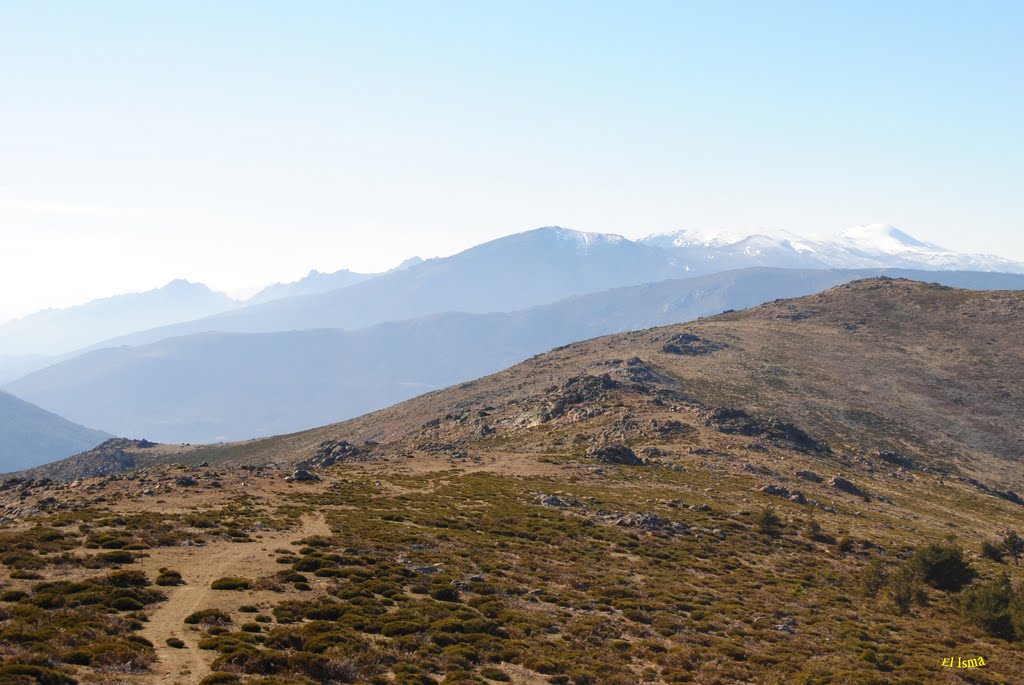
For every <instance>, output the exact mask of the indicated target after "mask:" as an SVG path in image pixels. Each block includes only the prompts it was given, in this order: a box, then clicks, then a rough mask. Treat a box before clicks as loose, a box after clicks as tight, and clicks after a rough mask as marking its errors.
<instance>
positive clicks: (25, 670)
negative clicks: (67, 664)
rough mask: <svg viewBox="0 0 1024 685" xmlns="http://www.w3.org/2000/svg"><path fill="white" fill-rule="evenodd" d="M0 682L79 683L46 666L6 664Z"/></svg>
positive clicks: (66, 684) (44, 684) (0, 669)
mask: <svg viewBox="0 0 1024 685" xmlns="http://www.w3.org/2000/svg"><path fill="white" fill-rule="evenodd" d="M22 676H24V677H22ZM0 682H4V683H7V682H11V683H30V682H34V683H36V684H37V685H75V683H76V682H77V681H76V680H75V679H74V678H71V677H70V676H67V675H64V674H63V673H61V672H60V671H55V670H53V669H52V668H46V667H45V666H37V665H35V664H4V665H3V666H0Z"/></svg>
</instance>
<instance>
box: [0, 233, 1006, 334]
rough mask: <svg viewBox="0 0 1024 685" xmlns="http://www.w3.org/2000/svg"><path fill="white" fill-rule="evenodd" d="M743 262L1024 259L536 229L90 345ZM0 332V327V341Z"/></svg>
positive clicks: (991, 267)
mask: <svg viewBox="0 0 1024 685" xmlns="http://www.w3.org/2000/svg"><path fill="white" fill-rule="evenodd" d="M752 266H764V267H777V268H802V269H821V268H909V269H926V270H939V269H941V270H972V271H1003V272H1009V273H1024V264H1019V263H1015V262H1010V261H1008V260H1005V259H1001V258H999V257H993V256H985V255H962V254H957V253H953V252H950V251H948V250H943V249H942V248H940V247H938V246H935V245H931V244H929V243H925V242H922V241H919V240H917V239H915V238H913V237H911V236H909V235H907V234H906V233H903V232H902V231H899V230H898V229H895V228H893V227H891V226H881V225H879V226H863V227H858V228H855V229H850V230H848V231H845V232H843V233H841V234H839V235H838V236H836V237H835V238H834V239H831V240H827V241H821V240H818V241H813V240H807V239H804V238H800V237H798V236H796V235H794V234H790V233H786V232H784V231H775V232H771V233H770V234H767V235H761V234H752V235H744V234H730V233H724V232H717V233H716V232H708V231H679V232H677V233H673V234H667V235H656V236H650V237H648V238H645V239H644V240H641V241H633V240H628V239H626V238H623V237H622V236H617V235H611V234H598V233H583V232H579V231H572V230H569V229H565V228H559V227H547V228H539V229H535V230H532V231H526V232H524V233H517V234H514V235H511V236H506V237H504V238H499V239H497V240H492V241H490V242H487V243H484V244H482V245H477V246H476V247H473V248H470V249H468V250H465V251H463V252H460V253H458V254H456V255H453V256H451V257H444V258H437V259H429V260H426V261H416V260H413V263H412V264H403V265H402V266H401V267H399V268H397V269H393V270H391V271H388V272H386V273H383V274H377V275H370V274H356V273H353V272H349V271H340V272H336V273H335V274H320V273H318V272H313V273H311V274H310V275H309V276H307V277H306V278H304V279H302V280H300V281H297V282H296V283H292V284H286V285H281V284H278V285H275V286H271V287H270V288H267V289H265V290H264V291H262V292H261V293H260V294H258V295H257V296H256V297H254V298H253V299H252V300H250V301H249V303H247V304H245V305H243V306H238V307H234V308H230V309H226V310H225V311H222V312H220V313H216V314H213V315H211V316H207V317H204V318H195V319H193V320H190V321H184V322H178V323H172V324H169V325H165V326H160V327H156V328H150V329H148V330H147V329H145V327H139V328H137V329H136V331H135V332H131V333H128V334H125V335H115V336H110V337H109V339H107V340H104V341H103V342H102V343H100V344H98V345H95V346H94V347H97V348H98V347H107V346H115V345H141V344H146V343H152V342H157V341H159V340H163V339H165V338H168V337H176V336H181V335H190V334H194V333H204V332H214V331H217V332H239V333H260V332H273V331H287V330H304V329H311V328H344V329H350V330H351V329H358V328H364V327H367V326H372V325H375V324H378V323H384V322H388V321H402V320H406V319H411V318H416V317H420V316H426V315H430V314H436V313H440V312H451V311H458V312H468V313H489V312H507V311H514V310H517V309H524V308H527V307H533V306H537V305H542V304H547V303H549V302H554V301H556V300H559V299H562V298H565V297H570V296H573V295H582V294H586V293H595V292H601V291H604V290H608V289H611V288H618V287H623V286H629V285H639V284H641V283H651V282H657V281H661V280H665V279H669V278H683V277H686V276H696V275H704V274H711V273H718V272H721V271H727V270H732V269H740V268H748V267H752ZM335 286H337V287H335ZM2 340H3V335H2V331H0V351H2V350H3V347H2Z"/></svg>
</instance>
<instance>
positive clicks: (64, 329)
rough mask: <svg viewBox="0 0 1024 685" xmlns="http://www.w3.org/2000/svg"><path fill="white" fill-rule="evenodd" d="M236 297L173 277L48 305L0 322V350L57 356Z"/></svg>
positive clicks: (215, 308)
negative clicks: (146, 287)
mask: <svg viewBox="0 0 1024 685" xmlns="http://www.w3.org/2000/svg"><path fill="white" fill-rule="evenodd" d="M233 306H235V301H234V300H232V299H231V298H229V297H228V296H227V295H224V294H223V293H216V292H213V291H212V290H210V289H209V288H207V287H206V286H205V285H202V284H200V283H189V282H188V281H184V280H177V281H171V282H170V283H168V284H167V285H165V286H164V287H162V288H156V289H154V290H150V291H147V292H144V293H132V294H129V295H118V296H116V297H108V298H104V299H101V300H93V301H92V302H89V303H86V304H83V305H79V306H76V307H68V308H66V309H47V310H44V311H41V312H37V313H35V314H31V315H29V316H26V317H24V318H21V319H15V320H14V321H9V322H7V323H5V324H3V325H0V354H8V355H60V354H64V353H67V352H71V351H73V350H78V349H82V348H84V347H87V346H89V345H93V344H95V343H97V342H100V341H101V340H106V339H108V338H113V337H116V336H120V335H125V334H127V333H131V332H133V331H141V330H145V329H148V328H153V327H155V326H163V325H167V324H171V323H176V322H179V321H189V320H191V319H196V318H199V317H205V316H208V315H210V314H214V313H217V312H222V311H225V310H227V309H230V308H231V307H233Z"/></svg>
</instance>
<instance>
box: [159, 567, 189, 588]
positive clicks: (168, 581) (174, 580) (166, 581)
mask: <svg viewBox="0 0 1024 685" xmlns="http://www.w3.org/2000/svg"><path fill="white" fill-rule="evenodd" d="M156 584H157V585H163V586H171V585H184V584H185V581H184V579H182V577H181V574H180V573H178V572H177V571H171V570H169V569H164V570H162V571H160V575H158V576H157V577H156Z"/></svg>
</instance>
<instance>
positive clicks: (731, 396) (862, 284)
mask: <svg viewBox="0 0 1024 685" xmlns="http://www.w3.org/2000/svg"><path fill="white" fill-rule="evenodd" d="M1022 325H1024V292H1021V291H970V290H962V289H954V288H948V287H945V286H939V285H934V284H924V283H919V282H914V281H905V280H891V279H884V278H883V279H866V280H861V281H855V282H853V283H849V284H845V285H840V286H837V287H836V288H833V289H830V290H827V291H825V292H823V293H819V294H816V295H809V296H806V297H801V298H796V299H793V300H780V301H775V302H771V303H768V304H765V305H761V306H759V307H755V308H753V309H749V310H744V311H738V312H730V313H725V314H720V315H718V316H715V317H712V318H707V319H703V320H701V321H696V322H691V323H686V324H679V325H676V326H669V327H663V328H655V329H650V330H646V331H638V332H631V333H623V334H619V335H613V336H606V337H602V338H596V339H593V340H588V341H585V342H581V343H575V344H572V345H569V346H566V347H564V348H559V349H557V350H553V351H551V352H549V353H547V354H544V355H539V356H537V357H535V358H533V359H530V360H528V361H526V362H524V363H522V364H520V365H517V366H515V367H512V368H510V369H507V370H505V371H502V372H500V373H498V374H495V375H493V376H489V377H487V378H484V379H480V380H478V381H474V382H471V383H465V384H462V385H460V386H454V387H451V388H447V389H445V390H441V391H437V392H433V393H428V394H427V395H424V396H422V397H418V398H415V399H412V400H409V401H406V402H403V403H401V404H399V405H396V406H394V407H390V408H388V409H384V410H382V411H380V412H375V413H373V414H369V415H367V416H364V417H360V418H358V419H354V420H352V421H349V422H345V423H341V424H338V425H335V426H328V427H324V428H321V429H316V430H314V431H308V432H305V433H300V434H297V435H295V436H291V437H289V438H287V439H284V440H282V439H278V441H279V442H278V443H277V445H276V446H275V448H274V450H281V452H282V454H283V453H293V454H294V453H296V452H306V453H308V454H310V455H311V454H312V453H313V452H314V451H315V445H317V444H319V442H320V441H322V440H325V439H328V438H334V439H342V438H343V439H347V440H351V441H353V442H361V441H363V440H374V441H381V442H393V441H402V440H414V441H415V439H416V437H417V436H419V435H420V431H421V428H422V427H423V425H424V423H425V422H428V421H430V420H431V419H433V418H437V417H444V416H449V417H450V418H449V419H445V421H446V422H447V423H445V422H444V421H443V422H442V423H444V425H445V428H446V430H447V431H449V433H450V434H449V435H447V436H446V437H447V438H448V439H449V440H456V441H461V442H463V443H473V442H474V441H475V440H476V439H478V436H479V428H480V426H481V425H483V424H487V425H488V426H490V427H492V428H493V429H495V431H496V433H494V435H495V436H496V437H497V438H500V437H501V436H502V435H504V434H517V433H519V432H521V431H522V430H523V429H524V428H527V427H529V426H531V425H534V426H538V427H540V426H543V425H545V424H546V422H545V421H544V420H542V419H543V415H544V411H548V413H549V414H550V410H549V409H548V410H545V407H549V408H550V405H552V404H557V403H558V399H559V396H560V393H562V390H560V389H562V388H564V387H565V383H566V382H568V381H570V380H571V379H573V378H575V377H577V376H579V375H580V374H585V375H590V376H595V377H597V376H600V374H602V373H605V372H614V374H617V376H618V377H619V378H620V379H623V380H626V381H629V379H630V378H632V379H633V380H632V381H629V383H631V384H634V383H640V386H642V390H641V391H640V392H641V396H644V397H647V398H648V399H647V400H645V401H651V402H654V404H653V405H650V408H649V409H648V410H645V411H655V410H654V409H653V407H656V406H660V405H659V403H658V402H657V401H656V400H657V398H658V397H659V396H661V393H663V392H664V397H665V398H666V399H664V400H662V402H668V403H669V405H671V404H678V405H680V406H683V405H687V404H689V405H691V406H693V407H695V408H699V409H700V410H701V411H703V410H708V409H715V408H722V407H737V408H740V409H742V410H744V411H746V412H749V413H750V414H751V415H754V416H775V417H779V418H780V419H781V420H783V421H786V422H791V423H793V424H794V425H797V426H799V427H800V429H801V430H803V431H805V432H806V433H807V434H809V435H810V436H813V437H814V438H815V439H817V440H819V441H821V442H822V443H823V444H826V445H827V447H828V450H827V452H828V454H830V455H832V456H831V457H830V458H832V459H836V460H839V461H838V462H836V463H846V462H845V461H844V460H851V461H849V462H848V463H849V464H850V465H851V466H854V465H855V464H856V461H855V460H856V459H857V458H860V457H863V456H864V455H867V454H869V453H871V452H872V451H879V452H883V453H886V452H893V453H899V454H902V455H904V456H906V457H908V458H910V459H912V460H918V461H919V462H920V463H924V464H929V465H931V466H933V467H935V468H942V469H945V470H948V471H950V472H960V473H963V474H965V475H966V476H970V477H974V478H978V479H981V480H984V481H985V482H987V483H990V484H992V486H994V487H1002V488H1009V489H1013V490H1018V491H1019V490H1024V462H1022V461H1021V460H1020V458H1019V457H1020V454H1021V453H1022V452H1024V433H1022V431H1021V430H1020V426H1021V425H1024V347H1022V346H1021V345H1020V344H1019V342H1018V339H1019V331H1020V330H1021V326H1022ZM689 335H692V336H695V338H696V340H695V341H691V342H687V341H686V336H689ZM673 347H674V348H676V349H673ZM629 360H635V361H629ZM602 370H603V371H602ZM624 387H639V386H634V385H627V386H624ZM563 399H564V397H563ZM666 406H668V405H666ZM488 407H489V408H488ZM481 410H485V411H484V413H483V414H478V412H479V411H481ZM665 411H668V412H669V413H671V412H672V411H673V410H671V409H665ZM613 413H614V414H619V413H620V412H613ZM627 413H628V412H627ZM657 413H661V410H657ZM684 413H686V412H685V411H684ZM562 416H565V414H562ZM459 417H461V418H459ZM680 418H685V417H680ZM570 423H571V422H570ZM565 428H566V429H567V430H568V428H569V426H568V425H566V426H565ZM614 428H615V431H617V432H619V433H620V434H621V435H622V436H623V437H624V438H626V439H636V437H637V436H638V435H639V434H638V433H637V432H636V431H637V430H639V429H638V428H637V427H635V426H631V425H630V424H629V422H619V423H618V424H617V425H615V426H614ZM642 432H643V431H640V433H642ZM593 439H598V438H596V437H595V436H591V438H590V439H588V441H592V440H593ZM258 444H259V441H257V442H256V443H254V445H258ZM254 449H255V448H254ZM278 456H280V455H278Z"/></svg>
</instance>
